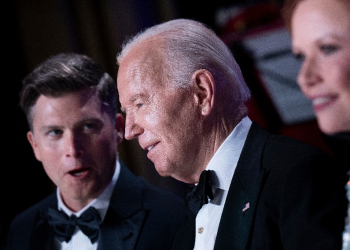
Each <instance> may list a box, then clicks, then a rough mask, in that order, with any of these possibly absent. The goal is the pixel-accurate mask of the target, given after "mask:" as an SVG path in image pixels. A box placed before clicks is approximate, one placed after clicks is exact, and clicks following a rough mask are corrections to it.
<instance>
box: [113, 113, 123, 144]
mask: <svg viewBox="0 0 350 250" xmlns="http://www.w3.org/2000/svg"><path fill="white" fill-rule="evenodd" d="M115 129H116V130H117V142H118V144H120V143H121V142H122V141H123V138H124V117H123V115H122V114H120V113H117V114H116V115H115Z"/></svg>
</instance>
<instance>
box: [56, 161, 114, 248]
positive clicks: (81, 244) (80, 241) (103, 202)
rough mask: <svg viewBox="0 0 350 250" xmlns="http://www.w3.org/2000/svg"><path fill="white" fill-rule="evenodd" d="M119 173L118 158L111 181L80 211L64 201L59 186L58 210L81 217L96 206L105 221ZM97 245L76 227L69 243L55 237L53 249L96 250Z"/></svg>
mask: <svg viewBox="0 0 350 250" xmlns="http://www.w3.org/2000/svg"><path fill="white" fill-rule="evenodd" d="M119 173H120V163H119V161H118V160H117V162H116V168H115V171H114V174H113V177H112V180H111V182H110V183H109V184H108V186H107V187H106V188H105V190H104V191H103V192H102V193H101V194H100V195H99V196H98V197H97V198H96V199H94V200H93V201H91V202H90V203H89V204H88V205H87V206H85V207H84V208H83V209H81V210H80V211H78V212H73V211H71V210H70V209H69V208H68V207H67V206H66V205H65V204H64V203H63V201H62V199H61V195H60V190H59V188H57V200H58V210H62V211H64V212H65V213H66V214H67V215H68V216H71V215H72V214H74V215H75V216H77V217H79V216H80V215H81V214H82V213H83V212H84V211H85V210H87V209H88V208H89V207H91V206H92V207H94V208H96V210H97V211H98V212H99V214H100V217H101V220H102V221H103V220H104V218H105V216H106V213H107V210H108V207H109V202H110V199H111V196H112V193H113V190H114V187H115V184H116V183H117V180H118V177H119ZM97 245H98V242H97V241H96V242H95V243H94V244H92V243H91V241H90V239H89V237H87V236H86V235H85V234H84V233H83V232H82V231H81V230H80V229H79V228H78V227H76V229H75V232H74V234H73V236H72V238H71V240H70V241H69V242H68V243H67V242H65V241H63V242H60V241H59V240H58V238H57V237H55V239H54V241H53V249H56V250H96V249H97Z"/></svg>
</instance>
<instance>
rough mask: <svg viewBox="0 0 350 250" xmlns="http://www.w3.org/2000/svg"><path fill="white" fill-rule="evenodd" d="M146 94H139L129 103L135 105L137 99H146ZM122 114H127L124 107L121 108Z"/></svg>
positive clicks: (131, 98)
mask: <svg viewBox="0 0 350 250" xmlns="http://www.w3.org/2000/svg"><path fill="white" fill-rule="evenodd" d="M145 96H146V94H144V93H139V94H135V95H133V96H132V97H130V99H129V103H131V104H133V103H134V102H135V101H136V100H137V99H140V98H145ZM120 110H121V112H123V113H126V109H125V108H124V107H120Z"/></svg>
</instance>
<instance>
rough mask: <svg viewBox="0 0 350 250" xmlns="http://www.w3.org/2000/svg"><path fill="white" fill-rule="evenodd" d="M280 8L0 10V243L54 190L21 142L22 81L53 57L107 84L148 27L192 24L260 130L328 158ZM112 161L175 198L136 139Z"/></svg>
mask: <svg viewBox="0 0 350 250" xmlns="http://www.w3.org/2000/svg"><path fill="white" fill-rule="evenodd" d="M282 4H283V0H270V1H266V0H264V1H262V0H260V1H259V0H255V1H254V0H241V1H238V0H231V1H230V0H206V1H199V0H15V1H5V2H4V3H2V11H3V14H2V15H1V16H2V19H3V21H2V22H1V23H2V25H3V32H2V34H3V35H2V37H3V39H2V40H3V41H4V42H5V43H2V44H4V45H3V47H2V48H3V49H2V52H1V53H2V55H3V56H2V61H3V66H2V67H1V68H2V76H3V80H2V84H3V86H5V90H4V92H3V101H2V103H3V104H2V105H3V110H4V111H5V115H4V117H3V118H2V120H3V122H2V127H3V129H2V131H3V132H2V133H3V137H4V138H5V142H4V144H3V149H2V155H3V167H2V168H1V175H0V176H1V181H0V183H1V201H2V202H1V210H2V211H1V218H0V219H1V220H0V223H1V224H0V233H1V234H0V236H1V244H0V246H1V247H2V248H3V246H4V241H5V235H6V232H7V229H8V226H9V223H10V221H11V220H12V219H13V217H14V216H15V215H16V214H18V213H20V212H21V211H23V210H24V209H26V208H28V207H29V206H31V205H33V204H34V203H36V202H38V201H39V200H41V199H43V198H44V197H45V196H47V195H48V194H50V193H51V192H52V191H54V186H53V185H52V183H51V182H50V180H49V179H48V177H46V174H45V172H44V170H43V168H42V166H41V164H40V163H39V162H37V161H36V160H35V158H34V155H33V153H32V150H31V148H30V145H29V143H28V142H27V139H26V132H27V130H28V126H27V123H26V120H25V116H24V114H23V112H22V111H21V109H20V108H19V106H18V102H19V98H18V94H19V91H20V87H21V80H22V79H23V77H25V76H26V75H27V74H28V73H29V72H31V71H32V70H33V69H34V68H35V67H36V66H37V65H38V64H39V63H41V62H42V61H44V60H46V59H47V58H48V57H50V56H52V55H55V54H58V53H62V52H76V53H82V54H86V55H88V56H90V57H92V58H93V59H94V60H95V61H97V62H98V63H100V64H102V65H103V66H104V67H105V69H106V71H107V72H108V73H109V74H110V75H111V76H112V77H113V78H114V79H116V76H117V70H118V68H117V65H116V63H115V61H116V60H115V58H116V54H117V53H118V52H119V51H120V49H121V45H122V43H123V41H124V40H125V39H126V38H127V37H129V36H131V35H133V34H135V33H137V32H138V31H140V30H143V29H145V28H147V27H149V26H153V25H155V24H158V23H161V22H164V21H168V20H171V19H176V18H190V19H194V20H197V21H201V22H203V23H205V24H207V25H208V26H209V27H210V28H212V29H213V30H214V31H215V32H216V33H217V34H218V35H219V36H220V37H221V38H222V40H223V41H224V42H225V43H226V44H227V45H228V46H229V48H230V49H231V50H232V53H233V54H234V55H235V57H236V59H237V61H238V63H239V64H240V66H241V68H242V72H243V74H244V77H245V79H246V82H247V84H248V85H249V87H250V89H251V91H252V99H251V100H250V101H249V102H248V106H249V116H250V118H251V119H252V120H254V121H256V122H257V123H258V124H260V125H261V126H262V127H264V128H265V129H267V130H268V131H270V132H272V133H276V134H285V135H288V136H291V137H294V138H297V139H300V140H303V141H306V142H308V143H310V144H313V145H315V146H317V147H319V148H321V149H322V150H324V151H326V152H329V149H328V148H327V147H326V145H325V144H324V142H323V140H322V137H321V133H320V131H319V130H318V128H317V125H316V122H315V118H314V116H313V113H312V109H311V105H310V103H309V102H308V101H307V100H306V99H305V98H304V97H303V95H302V94H301V93H300V90H299V88H298V86H297V84H296V82H295V79H296V75H297V72H298V69H299V62H298V61H296V60H295V59H294V58H293V56H292V54H291V50H290V37H289V34H288V32H287V30H286V29H285V27H284V24H283V21H282V19H281V15H280V8H281V5H282ZM119 152H120V158H121V159H122V160H123V161H124V162H125V163H126V165H127V166H128V167H129V168H130V170H131V171H132V172H134V173H135V174H136V175H139V176H142V177H144V178H145V179H146V180H147V181H149V182H150V183H152V184H154V185H157V186H159V187H162V188H164V189H168V190H170V191H173V192H175V193H176V194H178V195H181V194H182V191H183V188H184V184H182V183H180V182H178V181H176V180H174V179H172V178H163V177H160V176H159V175H158V173H157V172H156V171H155V169H154V167H153V166H152V163H151V162H150V161H149V160H148V159H147V157H146V154H145V152H144V151H143V150H142V149H141V148H140V147H139V146H138V143H137V141H124V142H123V143H122V145H121V146H120V149H119Z"/></svg>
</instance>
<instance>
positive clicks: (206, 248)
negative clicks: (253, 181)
mask: <svg viewBox="0 0 350 250" xmlns="http://www.w3.org/2000/svg"><path fill="white" fill-rule="evenodd" d="M251 124H252V122H251V120H250V119H249V118H248V117H245V118H243V119H242V121H241V122H240V123H239V124H238V125H237V126H236V127H235V128H234V130H233V131H232V132H231V134H230V135H229V136H228V137H227V138H226V139H225V141H224V142H223V143H222V144H221V146H220V147H219V149H218V150H217V151H216V153H215V154H214V156H213V158H212V159H211V160H210V162H209V164H208V166H207V168H206V170H214V172H215V175H214V177H213V178H211V179H210V181H211V183H212V185H213V193H214V199H213V200H210V199H209V202H208V204H205V205H203V207H202V208H201V209H200V210H199V212H198V214H197V217H196V241H195V246H194V250H213V249H214V244H215V239H216V234H217V231H218V228H219V223H220V219H221V214H222V210H223V208H224V205H225V201H226V196H227V192H228V190H229V188H230V184H231V180H232V177H233V174H234V172H235V169H236V166H237V162H238V159H239V157H240V155H241V152H242V149H243V145H244V143H245V140H246V138H247V134H248V131H249V129H250V126H251ZM211 177H212V176H211Z"/></svg>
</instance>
